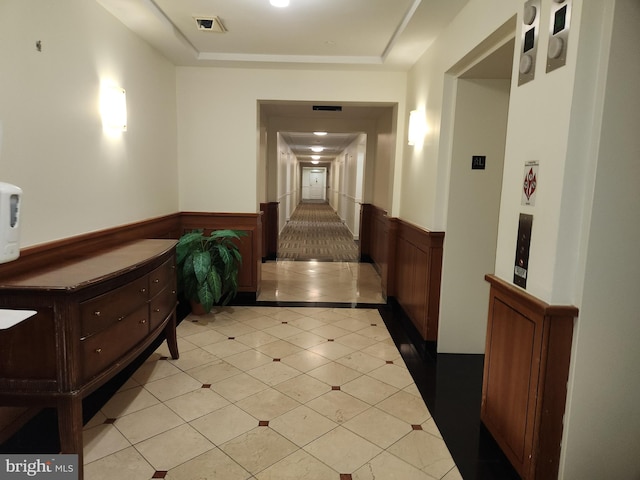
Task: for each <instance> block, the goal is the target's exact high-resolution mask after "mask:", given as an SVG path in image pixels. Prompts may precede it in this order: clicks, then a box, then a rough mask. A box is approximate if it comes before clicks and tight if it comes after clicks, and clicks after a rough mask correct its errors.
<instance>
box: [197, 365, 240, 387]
mask: <svg viewBox="0 0 640 480" xmlns="http://www.w3.org/2000/svg"><path fill="white" fill-rule="evenodd" d="M187 373H188V374H189V375H190V376H192V377H193V378H195V379H196V380H198V381H199V382H202V383H209V384H211V383H215V382H219V381H221V380H224V379H225V378H229V377H233V376H234V375H238V374H239V373H242V370H240V369H238V368H236V367H234V366H233V365H231V364H230V363H227V362H226V361H223V360H218V361H216V362H212V363H209V364H207V365H202V366H201V367H196V368H192V369H191V370H189V371H188V372H187Z"/></svg>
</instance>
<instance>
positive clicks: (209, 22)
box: [193, 16, 227, 33]
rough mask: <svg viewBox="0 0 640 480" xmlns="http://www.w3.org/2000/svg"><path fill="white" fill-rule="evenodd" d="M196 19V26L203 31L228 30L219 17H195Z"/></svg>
mask: <svg viewBox="0 0 640 480" xmlns="http://www.w3.org/2000/svg"><path fill="white" fill-rule="evenodd" d="M193 19H194V20H195V21H196V27H197V28H198V30H200V31H201V32H214V33H224V32H226V31H227V29H226V28H224V25H223V24H222V22H221V21H220V19H219V18H218V17H203V16H198V17H193Z"/></svg>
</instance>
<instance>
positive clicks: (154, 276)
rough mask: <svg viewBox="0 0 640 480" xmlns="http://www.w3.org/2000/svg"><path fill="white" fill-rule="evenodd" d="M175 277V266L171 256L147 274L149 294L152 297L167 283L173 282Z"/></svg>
mask: <svg viewBox="0 0 640 480" xmlns="http://www.w3.org/2000/svg"><path fill="white" fill-rule="evenodd" d="M175 278H176V266H175V261H174V258H173V257H171V258H170V259H169V260H167V261H166V262H164V263H163V264H162V265H160V266H159V267H158V268H156V269H155V270H154V271H153V272H151V273H150V274H149V289H150V296H152V297H153V296H154V295H156V294H157V293H158V292H159V291H160V290H162V289H163V288H164V287H166V286H167V284H169V283H173V282H175Z"/></svg>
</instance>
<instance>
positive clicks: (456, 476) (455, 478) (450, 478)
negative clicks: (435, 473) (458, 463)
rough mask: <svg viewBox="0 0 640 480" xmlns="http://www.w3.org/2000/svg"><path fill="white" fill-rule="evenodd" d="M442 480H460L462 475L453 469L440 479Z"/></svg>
mask: <svg viewBox="0 0 640 480" xmlns="http://www.w3.org/2000/svg"><path fill="white" fill-rule="evenodd" d="M442 480H462V475H460V471H459V470H458V469H457V468H456V467H454V468H452V469H451V470H449V472H448V473H447V474H446V475H445V476H444V477H442Z"/></svg>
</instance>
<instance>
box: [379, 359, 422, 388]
mask: <svg viewBox="0 0 640 480" xmlns="http://www.w3.org/2000/svg"><path fill="white" fill-rule="evenodd" d="M368 375H369V376H370V377H373V378H377V379H378V380H380V381H381V382H384V383H388V384H389V385H393V386H394V387H396V388H405V387H406V386H408V385H411V384H412V383H413V378H411V374H410V373H409V371H408V370H407V369H406V368H404V366H402V367H399V366H398V365H393V364H387V365H383V366H382V367H379V368H376V369H375V370H372V371H370V372H369V373H368Z"/></svg>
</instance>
